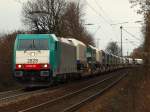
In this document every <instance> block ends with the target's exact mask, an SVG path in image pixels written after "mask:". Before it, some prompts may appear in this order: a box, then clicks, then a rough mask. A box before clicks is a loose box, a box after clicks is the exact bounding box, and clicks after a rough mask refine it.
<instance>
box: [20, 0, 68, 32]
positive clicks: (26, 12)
mask: <svg viewBox="0 0 150 112" xmlns="http://www.w3.org/2000/svg"><path fill="white" fill-rule="evenodd" d="M65 8H66V1H65V0H34V1H28V2H27V3H25V4H24V5H23V22H24V24H26V25H29V27H30V28H31V30H32V31H35V32H36V33H55V34H58V29H59V23H60V22H61V17H62V15H64V12H65Z"/></svg>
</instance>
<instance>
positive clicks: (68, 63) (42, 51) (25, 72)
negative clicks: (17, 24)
mask: <svg viewBox="0 0 150 112" xmlns="http://www.w3.org/2000/svg"><path fill="white" fill-rule="evenodd" d="M13 63H14V64H13V71H14V75H13V76H14V78H15V79H16V81H18V82H19V83H21V84H23V85H24V86H26V87H34V86H49V85H51V84H53V83H54V82H61V81H66V80H70V79H72V78H79V77H85V76H90V75H94V74H97V73H102V72H107V71H111V70H115V69H120V68H123V67H127V66H132V65H133V64H134V63H135V64H142V60H141V59H134V60H133V59H132V58H124V57H119V56H116V55H113V54H109V53H107V52H105V51H103V50H99V49H98V48H96V47H93V46H91V45H85V44H84V43H83V42H81V41H79V40H76V39H74V38H61V37H56V36H55V35H54V34H18V35H17V37H16V41H15V45H14V62H13Z"/></svg>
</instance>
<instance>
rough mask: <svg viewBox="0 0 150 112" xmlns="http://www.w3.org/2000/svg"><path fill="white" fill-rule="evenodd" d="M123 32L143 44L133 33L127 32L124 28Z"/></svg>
mask: <svg viewBox="0 0 150 112" xmlns="http://www.w3.org/2000/svg"><path fill="white" fill-rule="evenodd" d="M123 30H124V31H125V32H126V33H127V34H129V35H130V36H131V37H133V38H134V39H136V40H138V41H139V42H141V39H139V38H138V37H136V36H135V35H133V34H132V33H131V32H129V31H127V30H126V29H124V28H123Z"/></svg>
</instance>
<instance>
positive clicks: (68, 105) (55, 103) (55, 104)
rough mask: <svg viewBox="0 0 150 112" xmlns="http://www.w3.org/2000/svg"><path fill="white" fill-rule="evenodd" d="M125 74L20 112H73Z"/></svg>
mask: <svg viewBox="0 0 150 112" xmlns="http://www.w3.org/2000/svg"><path fill="white" fill-rule="evenodd" d="M125 75H126V74H124V75H121V76H116V75H112V76H110V77H107V78H105V79H104V80H101V81H99V82H97V83H94V84H91V85H89V86H87V87H85V88H82V89H80V90H77V91H75V92H72V93H69V94H66V95H64V96H61V97H58V98H56V99H53V100H49V101H46V102H44V103H41V104H39V105H35V106H32V107H30V108H26V109H23V110H20V111H18V112H48V111H51V112H70V111H72V112H73V111H75V110H76V109H78V108H79V107H80V106H82V105H83V104H85V103H86V102H88V101H89V100H91V99H93V98H95V97H96V96H98V95H100V94H101V93H103V92H104V91H106V90H107V89H108V88H110V87H112V86H113V85H115V84H116V83H117V82H118V81H120V80H121V79H122V78H123V77H124V76H125Z"/></svg>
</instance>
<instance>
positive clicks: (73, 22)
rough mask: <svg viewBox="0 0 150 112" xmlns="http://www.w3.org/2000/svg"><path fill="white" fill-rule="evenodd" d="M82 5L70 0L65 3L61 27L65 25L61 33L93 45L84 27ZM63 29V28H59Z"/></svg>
mask: <svg viewBox="0 0 150 112" xmlns="http://www.w3.org/2000/svg"><path fill="white" fill-rule="evenodd" d="M83 8H84V5H83V4H81V3H80V2H78V3H76V2H70V3H68V5H67V8H66V12H65V14H64V16H63V19H62V21H63V22H62V24H63V25H62V27H64V26H65V28H64V31H63V34H62V35H64V36H70V37H73V38H76V39H78V40H80V41H82V42H84V43H85V44H92V45H94V42H93V38H92V36H91V35H90V33H89V32H88V31H87V30H86V29H85V27H84V20H83V17H84V12H83ZM61 29H63V28H61Z"/></svg>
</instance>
